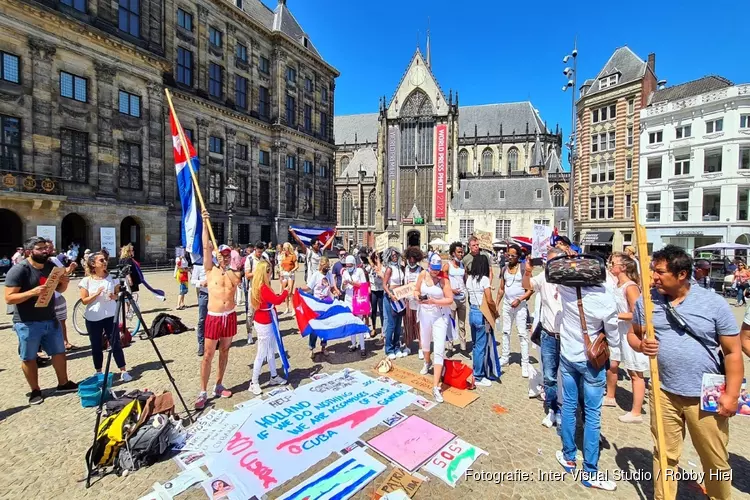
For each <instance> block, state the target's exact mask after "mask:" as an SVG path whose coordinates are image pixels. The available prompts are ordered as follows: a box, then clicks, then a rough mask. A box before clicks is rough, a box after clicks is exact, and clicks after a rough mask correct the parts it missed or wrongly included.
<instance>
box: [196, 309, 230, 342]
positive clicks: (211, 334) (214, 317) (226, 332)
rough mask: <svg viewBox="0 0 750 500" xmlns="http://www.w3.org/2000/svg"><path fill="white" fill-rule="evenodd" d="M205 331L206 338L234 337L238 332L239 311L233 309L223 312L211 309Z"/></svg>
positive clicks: (207, 316)
mask: <svg viewBox="0 0 750 500" xmlns="http://www.w3.org/2000/svg"><path fill="white" fill-rule="evenodd" d="M203 331H204V335H205V338H207V339H209V340H219V339H227V338H232V337H234V336H235V335H236V334H237V313H236V312H234V311H232V312H227V313H223V314H222V313H213V312H211V311H209V312H208V314H207V315H206V323H205V326H204V330H203Z"/></svg>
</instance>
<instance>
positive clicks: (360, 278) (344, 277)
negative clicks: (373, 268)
mask: <svg viewBox="0 0 750 500" xmlns="http://www.w3.org/2000/svg"><path fill="white" fill-rule="evenodd" d="M366 279H367V278H366V277H365V272H364V271H363V270H362V268H361V267H355V268H354V271H352V272H351V273H349V271H348V270H347V269H346V268H344V270H343V271H341V283H342V286H343V285H344V284H345V283H348V285H347V286H345V287H344V288H345V290H344V293H345V294H346V302H348V303H351V302H352V301H353V300H354V286H353V285H352V284H351V283H352V282H353V281H356V282H358V283H360V284H362V283H365V280H366Z"/></svg>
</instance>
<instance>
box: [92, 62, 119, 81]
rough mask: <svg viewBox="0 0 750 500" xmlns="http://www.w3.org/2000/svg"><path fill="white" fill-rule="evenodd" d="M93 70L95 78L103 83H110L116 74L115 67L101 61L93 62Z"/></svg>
mask: <svg viewBox="0 0 750 500" xmlns="http://www.w3.org/2000/svg"><path fill="white" fill-rule="evenodd" d="M94 70H96V78H97V79H98V80H99V81H101V82H103V83H112V82H114V80H115V76H117V68H116V67H114V66H110V65H108V64H103V63H98V62H95V63H94Z"/></svg>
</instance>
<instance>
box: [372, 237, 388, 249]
mask: <svg viewBox="0 0 750 500" xmlns="http://www.w3.org/2000/svg"><path fill="white" fill-rule="evenodd" d="M386 248H388V233H382V234H379V235H377V236H376V237H375V251H376V252H382V251H383V250H385V249H386Z"/></svg>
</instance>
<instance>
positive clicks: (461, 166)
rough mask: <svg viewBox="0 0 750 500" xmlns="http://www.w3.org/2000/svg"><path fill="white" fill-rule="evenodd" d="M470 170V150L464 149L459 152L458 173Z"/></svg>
mask: <svg viewBox="0 0 750 500" xmlns="http://www.w3.org/2000/svg"><path fill="white" fill-rule="evenodd" d="M468 171H469V152H468V151H466V150H465V149H462V150H461V152H460V153H458V173H460V174H465V173H466V172H468Z"/></svg>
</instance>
